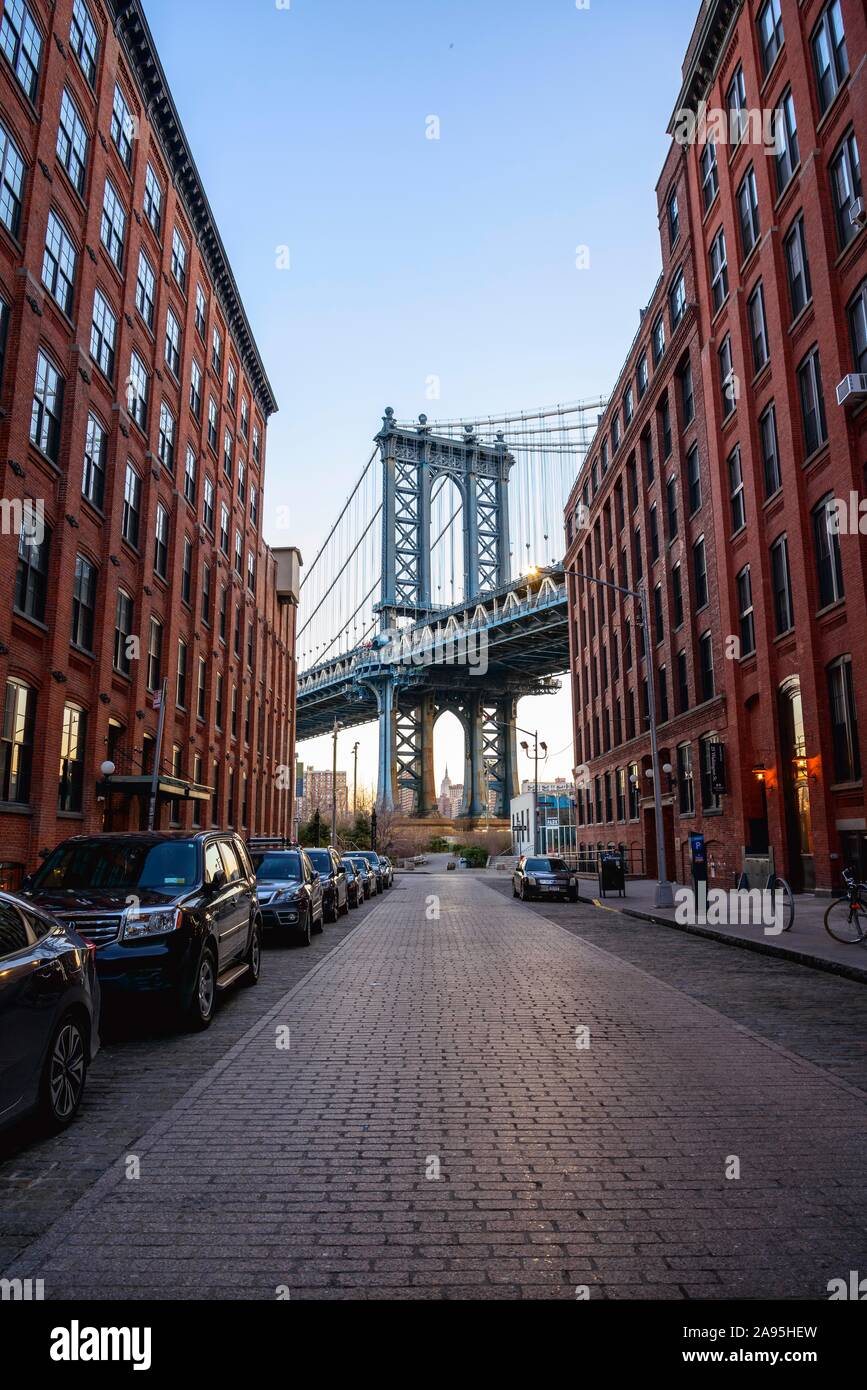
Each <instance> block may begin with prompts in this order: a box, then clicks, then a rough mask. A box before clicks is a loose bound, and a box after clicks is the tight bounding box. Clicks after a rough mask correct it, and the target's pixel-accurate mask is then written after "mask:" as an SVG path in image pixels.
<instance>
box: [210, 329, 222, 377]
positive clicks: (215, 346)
mask: <svg viewBox="0 0 867 1390" xmlns="http://www.w3.org/2000/svg"><path fill="white" fill-rule="evenodd" d="M211 366H212V367H213V369H214V371H215V372H216V373H217V376H222V372H223V339H222V336H221V334H220V330H219V328H216V327H215V328H214V334H213V338H212V340H211Z"/></svg>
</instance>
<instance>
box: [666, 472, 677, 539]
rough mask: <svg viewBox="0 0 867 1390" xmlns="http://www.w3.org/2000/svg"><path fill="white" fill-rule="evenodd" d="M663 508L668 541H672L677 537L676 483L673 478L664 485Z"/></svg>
mask: <svg viewBox="0 0 867 1390" xmlns="http://www.w3.org/2000/svg"><path fill="white" fill-rule="evenodd" d="M665 507H666V518H667V522H668V539H669V540H670V541H673V540H674V538H675V536H676V535H677V483H676V481H675V479H674V478H669V480H668V482H667V483H666V485H665Z"/></svg>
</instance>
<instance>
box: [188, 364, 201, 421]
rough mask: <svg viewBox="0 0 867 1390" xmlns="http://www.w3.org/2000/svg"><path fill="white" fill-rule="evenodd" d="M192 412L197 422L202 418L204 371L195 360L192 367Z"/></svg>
mask: <svg viewBox="0 0 867 1390" xmlns="http://www.w3.org/2000/svg"><path fill="white" fill-rule="evenodd" d="M190 410H191V411H192V412H193V414H194V415H195V417H196V419H197V420H201V418H202V369H201V367H200V366H199V364H198V362H197V361H196V360H195V358H193V361H192V364H191V366H190Z"/></svg>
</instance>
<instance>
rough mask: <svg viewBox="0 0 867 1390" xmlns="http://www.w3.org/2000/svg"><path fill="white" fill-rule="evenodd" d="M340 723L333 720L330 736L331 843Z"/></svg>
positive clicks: (334, 837)
mask: <svg viewBox="0 0 867 1390" xmlns="http://www.w3.org/2000/svg"><path fill="white" fill-rule="evenodd" d="M339 731H340V725H339V724H338V722H337V720H336V719H335V721H334V732H333V733H332V735H331V737H332V740H333V745H334V747H333V756H332V759H331V843H332V845H336V844H337V735H338V733H339Z"/></svg>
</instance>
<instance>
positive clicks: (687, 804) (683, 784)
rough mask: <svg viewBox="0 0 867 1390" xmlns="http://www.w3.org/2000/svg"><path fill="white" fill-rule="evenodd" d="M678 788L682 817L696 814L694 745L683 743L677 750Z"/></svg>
mask: <svg viewBox="0 0 867 1390" xmlns="http://www.w3.org/2000/svg"><path fill="white" fill-rule="evenodd" d="M677 787H678V802H679V810H680V814H681V815H682V816H692V815H694V814H695V783H694V781H693V774H692V744H691V743H681V744H678V748H677Z"/></svg>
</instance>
